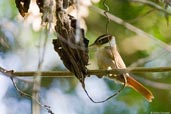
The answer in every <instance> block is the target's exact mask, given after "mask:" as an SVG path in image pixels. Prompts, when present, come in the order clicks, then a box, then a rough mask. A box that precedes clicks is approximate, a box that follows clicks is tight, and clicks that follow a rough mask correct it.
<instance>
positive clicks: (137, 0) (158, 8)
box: [129, 0, 171, 15]
mask: <svg viewBox="0 0 171 114" xmlns="http://www.w3.org/2000/svg"><path fill="white" fill-rule="evenodd" d="M129 1H130V2H138V3H142V4H146V5H148V6H150V7H153V8H155V9H157V10H159V11H161V12H163V13H165V14H167V15H171V12H169V11H167V10H166V9H164V8H162V7H161V6H159V5H157V4H156V3H154V2H152V1H148V0H129Z"/></svg>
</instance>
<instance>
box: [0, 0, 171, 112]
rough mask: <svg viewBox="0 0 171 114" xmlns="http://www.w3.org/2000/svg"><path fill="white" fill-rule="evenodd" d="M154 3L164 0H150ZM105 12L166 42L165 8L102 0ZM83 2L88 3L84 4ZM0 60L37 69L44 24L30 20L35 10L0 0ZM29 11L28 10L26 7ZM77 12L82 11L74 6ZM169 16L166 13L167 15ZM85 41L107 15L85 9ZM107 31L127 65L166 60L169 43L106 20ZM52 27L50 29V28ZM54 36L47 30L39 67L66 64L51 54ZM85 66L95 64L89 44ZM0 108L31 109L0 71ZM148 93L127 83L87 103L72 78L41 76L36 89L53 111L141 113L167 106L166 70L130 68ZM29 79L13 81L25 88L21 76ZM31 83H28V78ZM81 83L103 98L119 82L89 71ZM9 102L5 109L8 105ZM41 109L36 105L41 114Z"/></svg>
mask: <svg viewBox="0 0 171 114" xmlns="http://www.w3.org/2000/svg"><path fill="white" fill-rule="evenodd" d="M153 2H154V3H155V4H156V5H159V6H161V7H162V8H163V9H164V8H165V7H164V5H168V6H167V8H166V9H165V10H167V11H169V9H170V6H169V3H170V2H168V1H164V3H162V2H159V1H158V0H153ZM106 4H107V5H108V7H109V8H110V10H109V11H110V13H111V14H113V15H115V16H117V17H119V18H121V19H123V20H124V21H125V22H129V23H130V24H132V25H134V26H136V27H138V28H140V29H141V30H143V31H145V32H146V33H149V34H151V35H153V36H155V37H156V40H160V41H162V42H164V43H166V44H168V45H169V44H170V43H171V40H170V31H171V26H170V23H169V24H167V21H166V18H165V13H164V12H161V11H159V10H157V9H156V8H155V7H151V6H149V5H147V4H143V3H138V2H132V1H131V0H107V2H106ZM93 5H94V6H97V7H99V8H101V9H105V7H104V5H103V1H100V2H98V3H94V4H93ZM84 7H86V8H88V6H84ZM0 9H1V12H0V66H4V67H5V68H7V69H14V70H17V71H28V70H37V65H38V61H39V56H40V55H39V48H40V49H42V47H41V46H42V39H43V38H44V36H45V31H44V28H45V27H38V29H35V28H34V26H35V25H34V24H35V23H37V22H38V21H40V20H41V17H40V15H39V16H38V15H34V16H33V17H29V16H28V18H26V19H25V20H24V19H23V18H22V17H21V16H20V15H19V13H18V10H17V8H16V6H15V2H14V0H1V1H0ZM28 13H30V12H28ZM80 13H82V12H80ZM168 17H169V16H168ZM84 19H85V22H86V26H87V33H86V36H87V38H88V39H89V40H90V44H91V43H92V42H93V41H94V40H95V39H96V37H98V36H100V35H102V34H104V33H105V32H106V27H105V26H106V22H107V18H106V17H104V16H101V15H99V14H98V13H97V12H95V11H93V10H89V15H88V17H84ZM108 30H109V33H110V34H112V35H115V36H116V38H117V39H116V40H117V44H118V48H119V51H120V53H121V55H122V57H123V60H124V61H125V63H126V64H127V66H131V65H132V66H134V67H138V66H143V67H158V66H161V67H165V66H170V65H171V61H170V58H171V55H170V48H168V47H161V46H160V45H159V44H157V43H155V41H154V40H151V39H149V38H148V37H144V36H141V35H137V34H135V33H134V32H132V31H129V30H128V29H127V28H125V27H124V26H123V25H119V24H117V23H115V22H113V21H110V23H109V27H108ZM52 31H53V30H52ZM55 37H56V35H55V34H53V32H51V33H50V35H49V37H48V39H47V46H46V50H47V51H46V53H45V59H44V63H43V66H42V70H48V71H51V70H66V69H65V67H64V65H63V64H62V62H61V61H60V59H59V57H58V56H57V55H56V54H55V51H54V50H53V45H52V39H54V38H55ZM89 51H90V52H89V54H90V61H89V64H90V65H89V66H88V68H89V69H96V68H97V67H96V66H95V65H94V64H95V57H94V55H95V51H94V49H90V50H89ZM0 76H1V78H0V82H1V95H0V109H1V111H2V112H1V113H3V114H9V113H12V114H13V113H15V114H16V113H17V114H23V113H25V112H27V113H28V114H29V113H31V106H30V99H27V98H25V97H22V96H21V97H20V96H19V94H17V92H16V91H15V89H14V87H13V86H12V85H11V83H10V82H9V80H8V78H5V77H4V76H2V75H0ZM135 78H137V79H139V80H140V81H141V82H142V83H143V84H144V85H146V86H147V87H148V88H149V89H150V90H151V91H152V92H153V94H154V96H155V99H154V100H153V102H152V103H148V102H147V101H145V99H143V98H142V96H140V95H139V94H137V93H136V92H134V91H133V90H132V89H129V88H125V89H124V90H123V91H122V92H121V93H120V94H119V95H117V96H116V97H115V98H112V99H111V100H110V101H107V102H105V103H103V104H93V103H92V102H91V101H89V99H88V98H87V96H86V95H85V93H84V92H83V90H82V88H81V87H80V85H79V83H78V81H77V80H76V79H75V78H72V79H71V78H69V79H68V78H62V79H58V78H43V79H42V87H41V90H40V95H41V101H42V102H43V103H45V104H48V105H50V106H51V107H52V110H53V111H54V112H55V114H61V113H62V114H69V113H70V114H72V113H73V114H80V113H81V114H84V113H85V114H87V113H90V114H92V113H93V114H96V113H97V114H113V113H117V114H125V113H127V114H144V113H150V112H169V113H170V112H171V109H170V106H171V101H170V100H169V99H170V96H171V93H170V89H169V87H170V86H171V85H170V83H171V79H170V72H166V73H141V74H140V73H139V74H135ZM24 79H25V80H26V81H27V82H29V83H21V82H20V81H17V84H18V85H19V87H20V88H22V90H24V91H26V92H28V93H31V88H32V78H24ZM30 83H31V84H30ZM86 85H87V89H88V91H89V92H90V94H91V95H93V97H94V98H97V99H103V98H105V97H106V96H109V95H110V94H111V93H112V92H113V91H114V89H115V90H117V89H118V88H119V87H120V85H118V84H115V83H113V80H108V79H106V78H104V79H98V78H96V77H90V78H88V79H86ZM9 105H11V106H10V110H9ZM46 113H47V112H46V111H44V110H43V109H42V114H46Z"/></svg>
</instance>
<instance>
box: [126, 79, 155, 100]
mask: <svg viewBox="0 0 171 114" xmlns="http://www.w3.org/2000/svg"><path fill="white" fill-rule="evenodd" d="M126 79H127V86H129V87H131V88H133V89H134V90H136V91H137V92H139V93H140V94H142V95H143V96H144V97H145V98H146V99H147V100H148V101H149V102H151V101H152V99H153V98H154V96H153V94H152V93H151V91H150V90H148V89H147V88H146V87H144V86H143V85H142V84H140V83H139V82H138V81H136V80H135V79H134V78H132V77H131V76H126Z"/></svg>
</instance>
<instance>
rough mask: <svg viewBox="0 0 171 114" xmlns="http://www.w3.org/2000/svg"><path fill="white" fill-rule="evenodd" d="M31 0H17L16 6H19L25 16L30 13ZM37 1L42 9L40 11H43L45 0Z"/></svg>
mask: <svg viewBox="0 0 171 114" xmlns="http://www.w3.org/2000/svg"><path fill="white" fill-rule="evenodd" d="M30 1H31V0H15V4H16V7H17V8H18V10H19V12H20V14H21V16H23V17H24V16H25V14H26V13H28V10H29V6H30ZM36 3H37V5H38V7H39V9H40V12H41V13H42V12H43V3H44V2H43V0H36Z"/></svg>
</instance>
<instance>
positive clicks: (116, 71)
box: [0, 67, 171, 78]
mask: <svg viewBox="0 0 171 114" xmlns="http://www.w3.org/2000/svg"><path fill="white" fill-rule="evenodd" d="M7 71H8V70H5V69H4V70H2V67H0V72H1V73H3V74H4V75H8V76H9V75H10V74H8V73H7ZM126 72H129V73H143V72H171V67H153V68H143V67H136V68H126V69H112V70H103V69H101V70H88V75H99V74H100V75H107V74H120V73H126ZM36 73H37V71H27V72H13V73H11V75H10V76H11V77H29V76H35V75H36ZM73 75H74V74H73V73H71V72H69V71H47V72H46V71H45V72H41V76H42V77H62V78H63V77H73Z"/></svg>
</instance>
